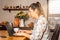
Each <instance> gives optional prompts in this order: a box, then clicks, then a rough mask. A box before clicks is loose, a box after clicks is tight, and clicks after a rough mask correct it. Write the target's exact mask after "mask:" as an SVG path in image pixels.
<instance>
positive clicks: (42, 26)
mask: <svg viewBox="0 0 60 40" xmlns="http://www.w3.org/2000/svg"><path fill="white" fill-rule="evenodd" d="M29 16H30V17H31V18H33V19H36V20H37V21H36V22H35V24H34V28H33V30H32V33H31V31H28V32H27V31H25V32H21V33H20V35H24V36H25V37H27V38H30V40H49V39H48V35H49V32H48V27H47V21H46V19H45V16H44V14H43V11H42V7H41V5H40V3H38V2H37V3H32V4H31V5H30V6H29ZM28 33H31V35H29V34H28Z"/></svg>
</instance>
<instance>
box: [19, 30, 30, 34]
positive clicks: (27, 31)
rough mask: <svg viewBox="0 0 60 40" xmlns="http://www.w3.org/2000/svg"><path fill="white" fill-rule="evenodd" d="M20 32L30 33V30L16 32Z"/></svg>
mask: <svg viewBox="0 0 60 40" xmlns="http://www.w3.org/2000/svg"><path fill="white" fill-rule="evenodd" d="M20 32H23V33H27V34H31V30H19V31H18V33H20Z"/></svg>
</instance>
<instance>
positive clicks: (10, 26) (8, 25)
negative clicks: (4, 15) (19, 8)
mask: <svg viewBox="0 0 60 40" xmlns="http://www.w3.org/2000/svg"><path fill="white" fill-rule="evenodd" d="M6 29H7V31H8V34H9V36H20V34H19V33H18V35H14V33H15V32H14V30H13V29H14V28H13V26H12V24H10V23H9V22H7V23H6Z"/></svg>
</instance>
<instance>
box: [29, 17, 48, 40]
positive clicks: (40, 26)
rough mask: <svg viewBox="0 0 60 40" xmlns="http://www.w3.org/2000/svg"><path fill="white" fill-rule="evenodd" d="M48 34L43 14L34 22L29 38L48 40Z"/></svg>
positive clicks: (32, 39) (31, 39)
mask: <svg viewBox="0 0 60 40" xmlns="http://www.w3.org/2000/svg"><path fill="white" fill-rule="evenodd" d="M43 30H44V32H43ZM48 35H49V30H48V27H47V21H46V19H45V18H44V17H43V16H40V17H39V19H38V21H37V23H35V24H34V28H33V30H32V34H31V36H30V40H49V38H48Z"/></svg>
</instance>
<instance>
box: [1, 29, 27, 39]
mask: <svg viewBox="0 0 60 40" xmlns="http://www.w3.org/2000/svg"><path fill="white" fill-rule="evenodd" d="M0 36H6V38H2V37H0V40H24V39H25V38H26V37H24V36H19V37H16V36H10V37H9V36H8V32H7V31H6V30H0Z"/></svg>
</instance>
